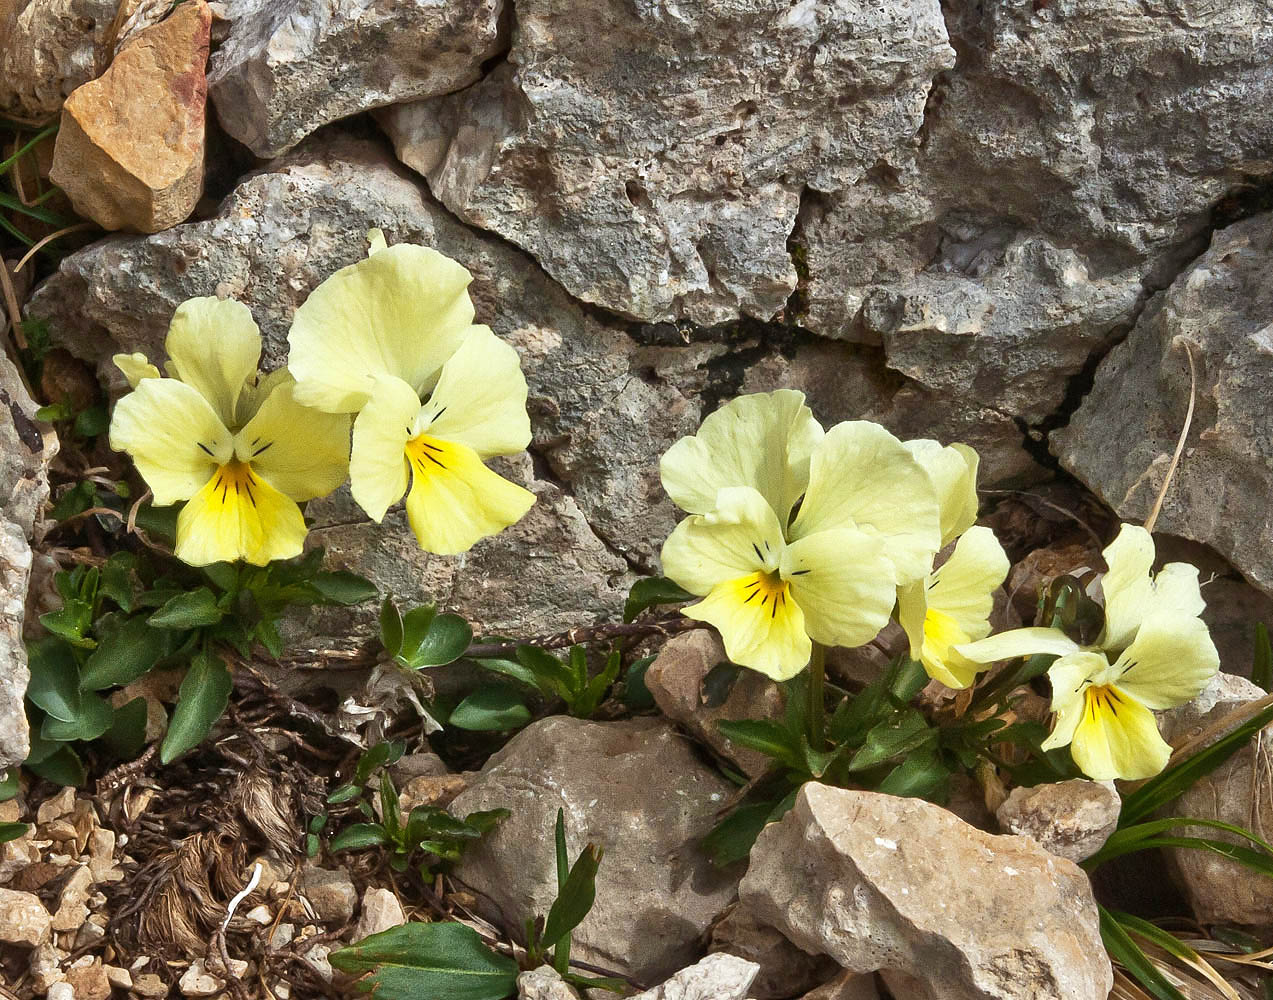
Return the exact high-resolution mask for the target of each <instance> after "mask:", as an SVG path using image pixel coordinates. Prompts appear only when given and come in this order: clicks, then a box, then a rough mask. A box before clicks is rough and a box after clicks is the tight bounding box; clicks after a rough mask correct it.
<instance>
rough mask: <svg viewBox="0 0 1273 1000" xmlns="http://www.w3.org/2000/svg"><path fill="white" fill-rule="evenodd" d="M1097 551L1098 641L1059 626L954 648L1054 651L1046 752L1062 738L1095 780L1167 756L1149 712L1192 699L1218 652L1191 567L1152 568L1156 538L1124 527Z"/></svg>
mask: <svg viewBox="0 0 1273 1000" xmlns="http://www.w3.org/2000/svg"><path fill="white" fill-rule="evenodd" d="M1103 554H1104V556H1105V563H1106V565H1107V566H1108V567H1109V571H1108V572H1107V573H1106V574H1105V576H1104V577H1103V578H1102V580H1101V590H1102V592H1103V594H1104V597H1105V627H1104V628H1103V629H1102V630H1101V634H1100V635H1099V636H1098V637H1097V639H1096V642H1095V643H1093V644H1092V645H1090V646H1080V645H1079V644H1078V643H1076V642H1075V641H1074V640H1073V639H1071V638H1070V637H1069V636H1067V635H1066V634H1065V633H1064V632H1062V631H1061V630H1060V629H1056V628H1022V629H1015V630H1013V631H1011V632H1004V633H1002V634H1001V635H996V636H991V637H990V638H988V639H982V640H980V641H979V642H974V643H971V644H969V645H962V646H959V647H958V651H959V652H960V653H961V654H963V655H964V656H966V657H968V658H969V659H971V660H975V661H977V662H979V663H992V662H994V661H995V660H1006V659H1010V658H1012V657H1017V656H1032V655H1034V654H1039V653H1050V654H1055V655H1056V656H1058V657H1059V659H1057V661H1056V662H1055V663H1053V664H1052V666H1051V667H1050V668H1049V669H1048V679H1049V680H1050V681H1051V682H1052V710H1053V711H1054V712H1055V713H1056V725H1055V726H1054V727H1053V730H1052V735H1051V736H1049V737H1048V739H1047V741H1046V742H1044V743H1043V745H1042V746H1043V749H1044V750H1052V749H1055V748H1057V747H1063V746H1065V745H1067V744H1069V746H1070V753H1071V754H1072V755H1073V757H1074V762H1075V763H1076V764H1078V766H1079V767H1080V768H1082V770H1083V773H1084V774H1086V775H1088V776H1089V777H1092V778H1097V779H1101V780H1103V779H1109V778H1128V779H1140V778H1150V777H1153V776H1154V775H1155V774H1157V773H1158V772H1159V771H1161V770H1162V769H1163V768H1164V767H1166V765H1167V760H1168V758H1170V756H1171V747H1169V746H1168V745H1167V743H1166V741H1165V740H1164V739H1163V738H1162V736H1160V735H1159V733H1158V723H1157V721H1156V720H1155V719H1154V714H1153V711H1151V709H1154V710H1157V709H1164V708H1172V707H1174V706H1176V705H1183V704H1184V703H1185V702H1187V701H1189V700H1190V699H1191V698H1193V697H1195V696H1196V695H1197V694H1198V692H1200V691H1201V690H1202V689H1203V688H1204V687H1206V686H1207V682H1208V681H1209V680H1211V678H1212V677H1214V676H1215V673H1216V671H1217V670H1219V669H1220V657H1219V655H1218V654H1217V653H1216V648H1215V644H1214V643H1212V641H1211V635H1210V633H1209V632H1208V631H1207V626H1206V624H1205V623H1204V622H1203V621H1202V619H1201V618H1200V617H1198V616H1199V615H1201V614H1202V610H1203V608H1204V607H1205V604H1204V602H1203V600H1202V594H1201V591H1200V590H1199V587H1198V571H1197V569H1195V568H1194V567H1193V566H1190V565H1188V564H1187V563H1168V564H1167V565H1166V566H1164V567H1163V568H1162V570H1160V571H1159V572H1158V574H1157V575H1151V574H1150V568H1151V567H1152V566H1153V563H1154V542H1153V539H1152V538H1151V537H1150V534H1149V532H1147V531H1146V530H1145V529H1144V528H1140V527H1137V526H1135V525H1131V524H1124V525H1123V526H1122V529H1121V530H1120V531H1119V533H1118V537H1117V538H1116V539H1114V541H1113V542H1112V543H1111V544H1110V545H1109V546H1108V547H1107V548H1106V549H1105V551H1104V553H1103Z"/></svg>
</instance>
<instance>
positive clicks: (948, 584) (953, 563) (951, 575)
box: [928, 526, 1009, 639]
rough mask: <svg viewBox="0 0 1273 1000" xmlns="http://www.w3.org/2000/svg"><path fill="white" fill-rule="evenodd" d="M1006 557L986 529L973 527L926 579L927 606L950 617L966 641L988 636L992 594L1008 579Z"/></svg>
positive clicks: (992, 604)
mask: <svg viewBox="0 0 1273 1000" xmlns="http://www.w3.org/2000/svg"><path fill="white" fill-rule="evenodd" d="M1008 568H1009V567H1008V557H1007V555H1006V554H1005V553H1004V551H1003V546H1002V545H1000V544H999V539H997V538H995V533H994V532H993V531H991V530H990V529H989V528H985V527H981V526H974V527H972V528H969V529H968V530H967V531H965V532H964V533H963V534H962V535H961V536H960V538H959V541H958V542H957V543H955V550H954V551H953V552H952V553H951V554H950V558H949V559H947V560H946V561H945V562H944V563H943V564H942V565H941V566H939V567H938V568H937V570H936V571H935V572H934V573H933V575H932V576H931V577H930V578H929V579H930V580H931V583H930V584H929V586H928V605H929V607H933V608H936V609H938V610H939V611H941V612H942V613H943V614H947V615H949V616H950V617H951V618H953V619H954V620H955V621H956V622H957V623H958V625H959V628H960V629H961V630H962V631H963V632H964V633H965V634H966V635H967V636H968V638H969V639H983V638H985V637H986V636H987V635H989V634H990V620H989V619H990V611H991V609H992V608H993V607H994V592H995V591H996V590H997V589H998V588H999V587H1000V586H1002V585H1003V581H1004V579H1005V578H1006V577H1007V575H1008Z"/></svg>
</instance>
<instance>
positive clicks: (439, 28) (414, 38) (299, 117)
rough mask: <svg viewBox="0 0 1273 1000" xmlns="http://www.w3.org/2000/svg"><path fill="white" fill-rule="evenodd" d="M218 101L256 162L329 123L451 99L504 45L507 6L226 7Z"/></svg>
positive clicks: (289, 2) (248, 1) (290, 1)
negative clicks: (392, 107) (420, 101)
mask: <svg viewBox="0 0 1273 1000" xmlns="http://www.w3.org/2000/svg"><path fill="white" fill-rule="evenodd" d="M222 6H223V8H224V14H225V17H226V19H227V20H228V21H229V22H230V25H229V29H228V35H227V37H226V39H225V42H224V43H223V44H222V45H221V47H220V49H219V50H218V51H217V53H216V55H215V56H214V57H213V59H212V66H211V71H210V73H209V75H208V84H209V93H210V96H211V98H212V103H213V105H214V106H215V107H216V110H217V117H218V118H219V119H220V121H221V125H222V127H223V128H224V129H225V130H226V131H227V132H228V133H230V135H232V136H234V137H235V138H236V139H238V140H239V141H240V142H241V143H243V144H244V145H245V146H247V147H248V148H250V149H251V150H252V152H254V153H255V154H256V155H257V156H262V157H271V156H278V155H279V154H280V153H283V152H286V151H287V150H289V149H291V148H292V147H293V146H295V145H296V144H297V143H299V142H300V141H301V140H302V139H304V138H305V137H306V136H307V135H309V134H310V133H311V132H313V131H314V130H315V129H317V128H319V127H320V126H322V125H326V124H327V123H328V122H333V121H336V120H337V119H338V118H345V117H347V116H348V115H352V114H357V113H358V112H360V111H366V110H368V109H370V108H379V107H382V106H384V105H386V104H394V103H396V102H398V101H410V100H414V99H416V98H421V97H431V96H433V95H437V94H448V93H450V92H451V91H454V90H459V89H460V88H461V87H466V86H468V85H469V84H470V83H472V82H473V81H475V80H476V79H477V78H478V76H479V74H480V72H481V67H482V63H483V62H484V61H485V60H487V59H489V58H490V57H492V56H493V55H495V54H496V53H497V52H498V51H499V49H500V48H501V46H502V44H503V39H502V38H501V32H500V18H501V14H502V11H503V6H504V5H503V0H447V2H446V3H438V2H437V0H393V2H391V3H370V4H369V3H365V2H350V0H343V2H335V3H333V2H331V0H227V2H226V3H225V4H223V5H222Z"/></svg>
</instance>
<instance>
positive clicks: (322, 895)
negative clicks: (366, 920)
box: [296, 867, 358, 926]
mask: <svg viewBox="0 0 1273 1000" xmlns="http://www.w3.org/2000/svg"><path fill="white" fill-rule="evenodd" d="M296 887H297V889H298V891H299V892H300V894H301V895H302V896H304V897H305V898H306V899H307V900H309V905H310V906H312V907H313V908H314V915H315V916H316V917H317V918H318V919H319V920H322V921H324V922H327V923H332V924H335V925H337V926H340V925H341V924H345V923H348V922H349V921H350V920H352V919H353V918H354V907H355V906H357V905H358V890H357V889H355V888H354V883H353V880H352V879H350V877H349V873H348V872H346V871H345V870H344V869H336V870H334V871H332V870H329V869H326V868H310V867H306V868H302V869H301V873H300V875H299V877H298V878H297V880H296Z"/></svg>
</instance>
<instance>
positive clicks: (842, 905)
mask: <svg viewBox="0 0 1273 1000" xmlns="http://www.w3.org/2000/svg"><path fill="white" fill-rule="evenodd" d="M739 897H740V907H741V908H743V909H745V910H747V911H749V912H750V913H751V914H752V915H753V916H754V917H755V918H756V919H757V920H758V921H760V922H762V923H767V924H769V925H771V926H773V927H776V928H777V929H778V930H780V931H781V932H782V933H783V934H784V935H785V936H787V937H788V938H790V939H791V941H792V942H793V943H795V944H796V945H798V946H799V947H800V948H802V949H804V950H805V951H809V952H814V953H821V954H827V955H830V956H831V957H832V958H833V959H835V960H836V961H837V962H838V963H839V964H840V965H841V966H842V967H843V968H845V969H847V970H849V971H852V972H859V973H866V972H873V971H876V970H879V971H880V972H881V974H882V976H883V979H884V981H885V984H886V985H887V986H888V987H889V989H890V990H892V991H893V992H894V993H895V994H897V995H900V996H905V997H908V998H915V1000H937V998H942V1000H963V998H969V1000H972V998H977V1000H991V998H993V1000H1008V998H1022V1000H1024V998H1027V997H1028V998H1031V1000H1045V998H1056V1000H1087V998H1091V1000H1104V998H1105V997H1106V996H1108V994H1109V991H1110V989H1111V987H1112V985H1113V974H1112V972H1111V969H1110V965H1109V959H1108V958H1107V957H1106V955H1105V951H1104V949H1103V947H1102V946H1101V940H1100V933H1099V930H1098V927H1097V923H1098V922H1097V913H1096V905H1095V902H1094V901H1093V899H1092V890H1091V887H1090V885H1089V884H1088V880H1087V876H1086V875H1085V874H1084V873H1083V871H1082V870H1081V869H1079V868H1078V867H1077V866H1075V865H1074V864H1073V863H1072V862H1070V861H1065V860H1063V859H1061V858H1056V857H1053V856H1052V855H1050V854H1048V853H1047V852H1046V851H1044V850H1042V849H1041V848H1040V847H1039V846H1038V845H1037V844H1035V843H1034V842H1033V841H1031V840H1028V839H1026V838H1024V837H995V836H991V835H989V834H985V833H982V832H981V831H980V830H977V829H975V828H974V827H970V826H968V825H967V824H966V823H964V822H963V821H961V820H959V819H957V818H956V817H954V816H952V815H951V814H950V813H948V812H946V811H945V810H944V809H941V808H940V807H938V806H934V805H932V804H930V803H927V802H922V801H920V800H918V799H904V798H895V797H893V796H888V795H881V794H879V793H877V792H857V791H849V790H845V789H837V788H830V787H827V786H825V785H819V784H816V783H810V784H806V785H805V786H804V787H803V788H802V789H801V792H800V794H799V796H798V797H797V799H796V804H795V806H794V808H793V809H792V810H791V812H789V813H788V814H787V815H786V816H785V817H784V818H783V819H782V820H781V821H779V822H777V823H773V824H770V825H769V826H768V827H766V828H765V830H764V831H762V833H761V835H760V837H759V839H758V840H757V841H756V846H755V847H754V848H753V849H752V853H751V866H750V868H749V869H748V872H747V875H746V876H745V877H744V879H743V882H742V885H741V886H740V887H739Z"/></svg>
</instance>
